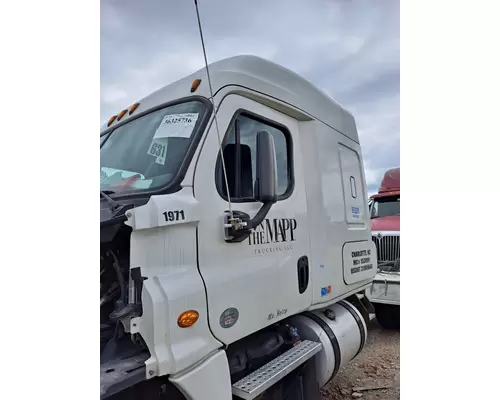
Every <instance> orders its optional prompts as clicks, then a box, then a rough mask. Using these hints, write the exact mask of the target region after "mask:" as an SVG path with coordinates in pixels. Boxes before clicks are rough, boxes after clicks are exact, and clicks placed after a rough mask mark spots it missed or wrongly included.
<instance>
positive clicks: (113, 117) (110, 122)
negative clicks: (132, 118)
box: [108, 115, 117, 127]
mask: <svg viewBox="0 0 500 400" xmlns="http://www.w3.org/2000/svg"><path fill="white" fill-rule="evenodd" d="M116 117H117V116H116V115H113V116H112V117H111V118H110V119H108V127H109V126H110V125H111V124H112V123H113V122H114V121H115V119H116Z"/></svg>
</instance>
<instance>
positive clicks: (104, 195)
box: [101, 190, 121, 212]
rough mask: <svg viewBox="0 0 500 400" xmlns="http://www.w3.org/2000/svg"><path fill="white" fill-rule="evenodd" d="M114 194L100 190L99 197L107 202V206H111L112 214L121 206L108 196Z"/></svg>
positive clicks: (110, 191)
mask: <svg viewBox="0 0 500 400" xmlns="http://www.w3.org/2000/svg"><path fill="white" fill-rule="evenodd" d="M114 193H115V192H113V191H112V190H101V197H102V198H103V199H104V200H106V201H107V202H108V204H109V205H110V206H111V211H113V212H115V211H116V209H117V208H118V207H120V206H121V204H120V203H118V202H117V201H115V200H113V199H112V198H111V197H109V196H108V195H110V194H114Z"/></svg>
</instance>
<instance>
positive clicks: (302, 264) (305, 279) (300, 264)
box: [297, 256, 309, 294]
mask: <svg viewBox="0 0 500 400" xmlns="http://www.w3.org/2000/svg"><path fill="white" fill-rule="evenodd" d="M297 278H298V281H299V293H300V294H302V293H304V292H305V291H306V289H307V286H308V285H309V259H308V258H307V256H302V257H300V258H299V260H298V261H297Z"/></svg>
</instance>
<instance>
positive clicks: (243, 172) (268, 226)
mask: <svg viewBox="0 0 500 400" xmlns="http://www.w3.org/2000/svg"><path fill="white" fill-rule="evenodd" d="M218 123H219V130H220V134H221V136H223V146H222V147H223V154H224V160H225V167H226V172H227V173H226V175H227V181H228V182H227V183H228V184H227V185H226V179H225V177H224V173H223V166H222V162H221V158H220V152H219V140H218V137H217V131H216V126H215V123H212V125H211V128H210V130H209V133H208V135H207V137H206V140H205V142H204V144H203V148H202V149H201V152H200V156H199V158H198V162H197V165H196V170H195V177H194V194H195V197H196V199H197V200H198V201H199V203H200V204H201V218H200V222H199V226H198V258H199V269H200V273H201V275H202V277H203V280H204V282H205V286H206V291H207V300H208V314H209V324H210V327H211V330H212V332H213V333H214V335H215V336H216V337H217V338H218V339H219V340H220V341H222V342H224V343H226V344H229V343H232V342H234V341H236V340H238V339H240V338H242V337H244V336H247V335H248V334H250V333H252V332H255V331H257V330H259V329H261V328H263V327H265V326H267V325H270V324H272V323H275V322H277V321H279V320H281V319H284V318H286V317H288V316H290V315H293V314H296V313H298V312H300V311H302V310H304V309H306V308H307V307H308V306H309V305H310V304H311V301H312V292H311V285H309V280H310V279H309V276H310V273H311V271H310V269H311V266H310V265H309V253H310V250H309V226H308V219H307V207H306V197H305V189H304V176H303V174H302V171H303V168H302V157H301V153H300V150H299V148H298V146H294V143H299V140H298V137H297V135H298V124H297V121H296V120H295V119H293V118H291V117H289V116H287V115H285V114H282V113H280V112H278V111H275V110H273V109H271V108H268V107H267V106H264V105H262V104H260V103H258V102H255V101H253V100H250V99H247V98H245V97H242V96H239V95H235V94H232V95H229V96H227V97H226V98H225V99H224V100H223V102H222V104H221V106H220V107H219V109H218ZM262 130H265V131H268V132H269V133H271V134H272V136H273V139H274V143H275V150H276V158H277V189H278V195H279V197H278V201H277V202H276V203H275V204H274V205H273V206H272V207H271V209H270V211H269V213H268V214H267V216H266V218H265V220H264V221H263V222H262V224H261V225H260V226H258V227H256V228H255V229H253V230H252V232H251V234H250V236H249V237H248V238H246V239H245V240H244V241H242V242H240V243H228V242H226V241H225V235H224V229H223V226H224V215H225V212H226V211H227V210H228V209H229V207H228V190H227V189H228V188H227V186H229V198H230V199H231V207H232V210H234V211H240V212H244V213H247V214H248V215H249V216H250V217H254V216H255V214H256V213H257V212H258V211H259V209H260V208H261V206H262V204H261V203H259V202H256V201H255V200H254V198H253V197H254V187H255V177H256V176H255V175H256V137H257V133H258V132H259V131H262ZM214 169H215V174H214Z"/></svg>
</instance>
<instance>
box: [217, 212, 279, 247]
mask: <svg viewBox="0 0 500 400" xmlns="http://www.w3.org/2000/svg"><path fill="white" fill-rule="evenodd" d="M273 204H274V202H268V203H264V204H263V205H262V207H261V208H260V209H259V211H258V212H257V214H255V217H253V218H250V216H249V215H248V214H247V213H244V212H242V211H235V210H233V219H232V220H231V216H230V214H229V211H226V212H225V215H224V240H225V241H226V242H227V243H241V242H243V241H244V240H246V239H248V237H249V236H250V234H251V233H252V229H254V228H257V227H258V226H259V225H260V224H261V223H262V221H264V219H265V218H266V216H267V214H268V213H269V210H270V209H271V207H272V205H273Z"/></svg>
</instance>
